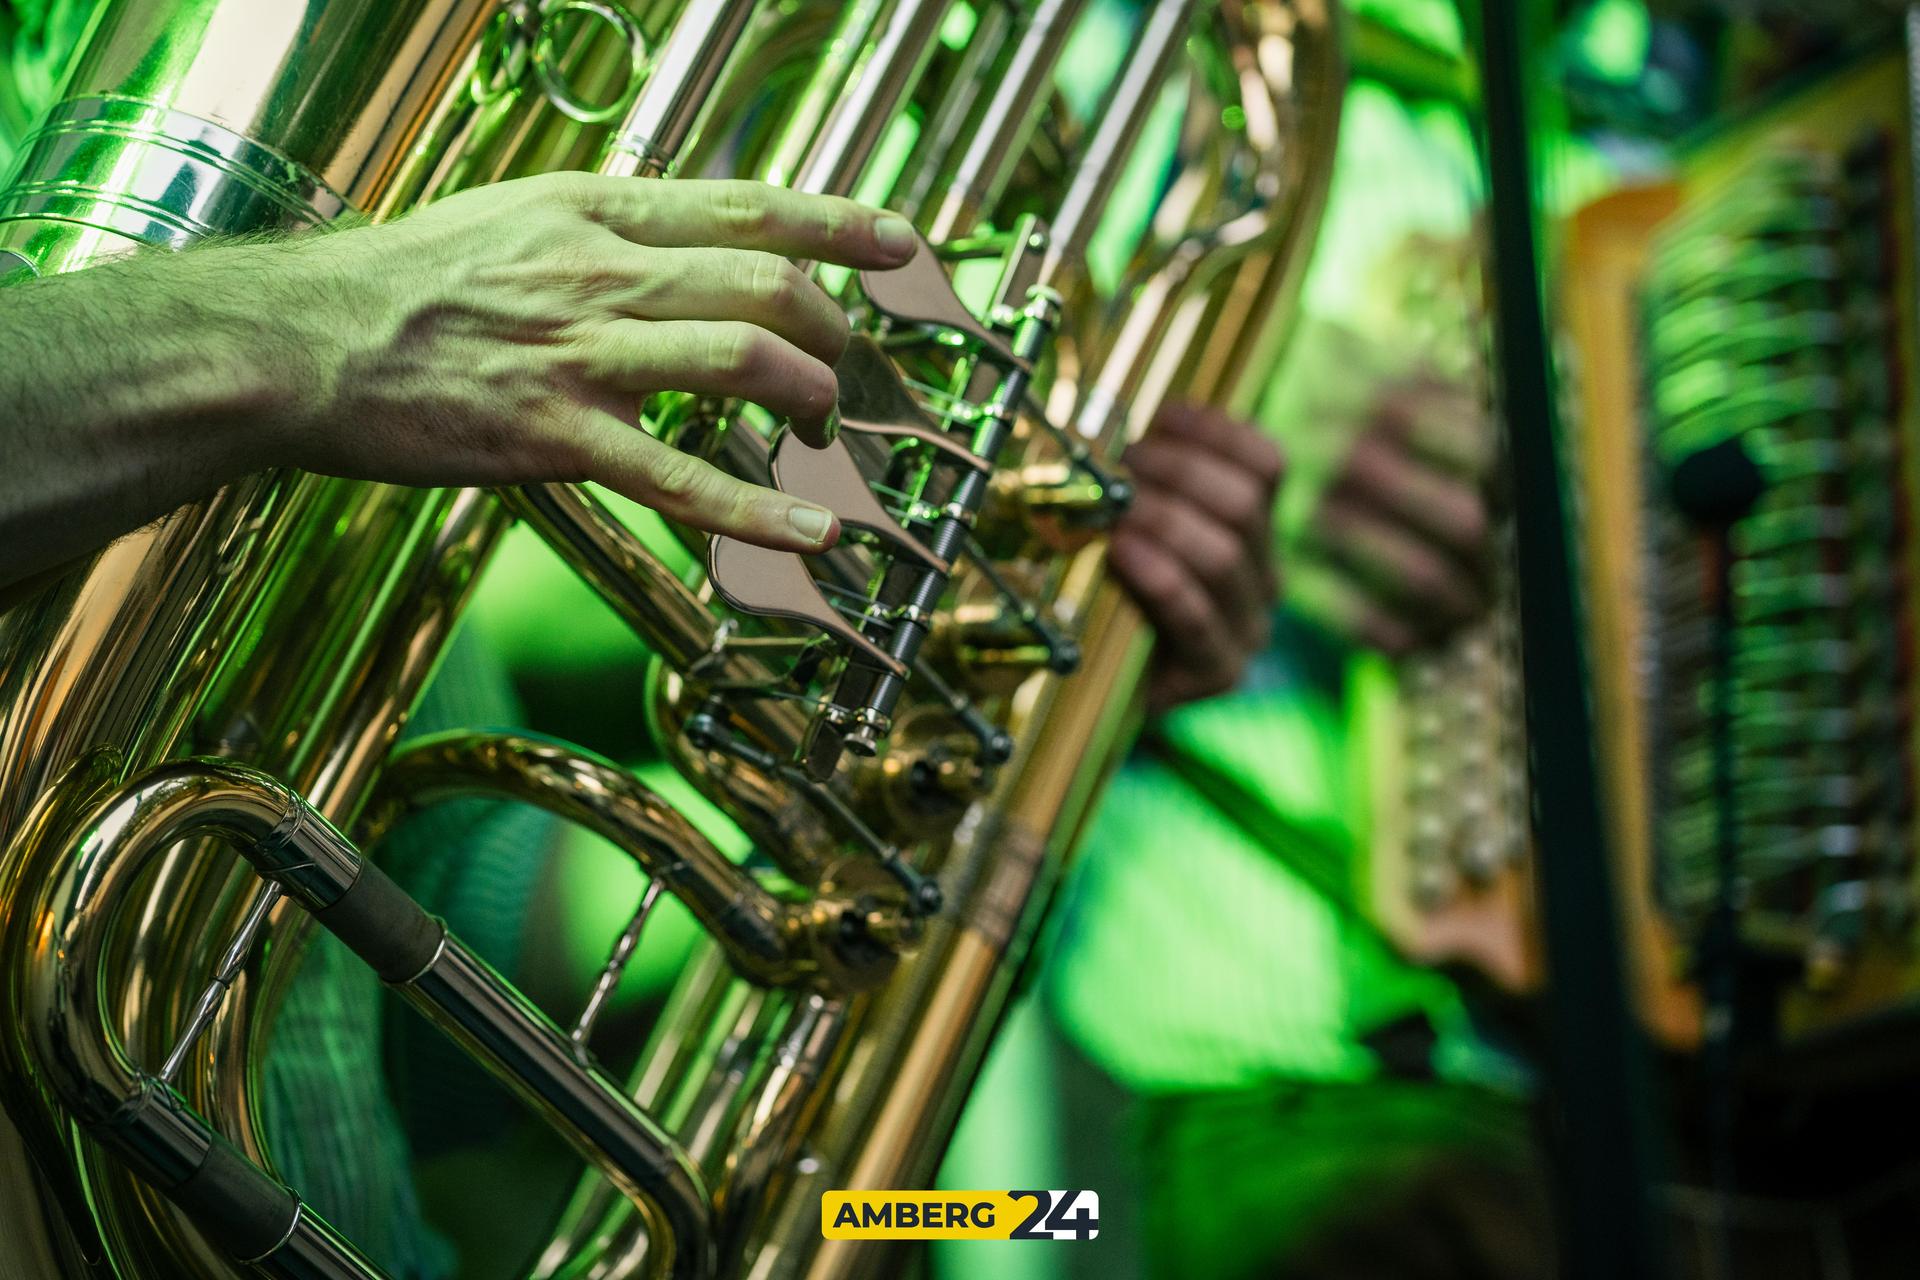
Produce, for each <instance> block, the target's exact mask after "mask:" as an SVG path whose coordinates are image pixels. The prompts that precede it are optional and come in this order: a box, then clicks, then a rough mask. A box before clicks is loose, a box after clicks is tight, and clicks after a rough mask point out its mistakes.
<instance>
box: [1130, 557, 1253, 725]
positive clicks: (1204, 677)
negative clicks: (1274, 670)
mask: <svg viewBox="0 0 1920 1280" xmlns="http://www.w3.org/2000/svg"><path fill="white" fill-rule="evenodd" d="M1108 556H1109V561H1110V563H1111V564H1112V566H1113V570H1114V573H1115V574H1116V575H1117V576H1118V577H1119V579H1120V580H1121V582H1122V583H1123V584H1125V586H1126V587H1127V589H1128V591H1129V593H1130V594H1131V595H1132V596H1133V597H1134V599H1135V600H1136V601H1138V602H1139V605H1140V610H1141V612H1142V613H1144V614H1145V615H1146V617H1147V621H1148V622H1150V623H1151V624H1152V625H1153V628H1154V631H1155V632H1156V634H1157V635H1158V637H1159V642H1160V644H1161V645H1162V646H1164V647H1165V649H1166V650H1167V651H1168V653H1167V657H1168V658H1169V659H1170V661H1166V662H1163V663H1162V664H1161V666H1162V667H1163V668H1165V669H1167V670H1169V671H1172V670H1178V671H1180V672H1182V673H1183V674H1181V675H1180V676H1178V677H1173V678H1171V679H1168V680H1166V681H1164V682H1161V687H1160V688H1159V689H1156V690H1155V691H1154V693H1155V701H1156V703H1158V705H1157V706H1156V707H1155V709H1156V710H1164V709H1165V708H1166V707H1167V706H1168V705H1171V701H1166V702H1163V701H1160V698H1161V697H1162V696H1163V695H1164V696H1165V697H1167V698H1169V699H1171V700H1172V701H1184V700H1186V699H1188V698H1195V697H1204V696H1206V695H1208V694H1213V693H1222V692H1224V691H1226V690H1228V689H1231V688H1232V687H1233V685H1234V682H1235V681H1237V680H1238V679H1239V678H1240V672H1241V669H1242V668H1243V667H1244V665H1245V663H1246V660H1247V657H1248V654H1247V653H1246V651H1245V650H1244V649H1243V648H1242V647H1241V646H1240V645H1239V644H1237V643H1235V642H1234V640H1233V639H1232V638H1231V636H1230V634H1229V629H1228V627H1227V626H1226V625H1225V620H1224V619H1222V618H1221V616H1220V614H1219V612H1218V611H1217V609H1216V608H1215V605H1214V602H1213V600H1212V599H1211V598H1210V597H1209V596H1208V594H1207V592H1206V590H1205V589H1204V588H1202V587H1201V585H1200V583H1199V582H1198V581H1197V580H1196V579H1194V578H1193V576H1192V575H1191V574H1190V573H1189V572H1188V571H1187V569H1186V567H1185V566H1184V565H1183V564H1182V563H1181V562H1180V560H1179V559H1178V558H1177V557H1175V556H1174V554H1173V553H1172V551H1170V550H1168V549H1167V548H1166V547H1163V546H1160V545H1159V544H1157V543H1155V542H1154V541H1152V540H1151V539H1148V538H1142V537H1121V536H1119V535H1118V534H1116V535H1115V537H1114V540H1113V544H1112V546H1111V548H1110V549H1109V551H1108ZM1176 695H1177V696H1176Z"/></svg>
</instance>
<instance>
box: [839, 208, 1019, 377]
mask: <svg viewBox="0 0 1920 1280" xmlns="http://www.w3.org/2000/svg"><path fill="white" fill-rule="evenodd" d="M915 238H916V239H917V240H918V241H919V244H918V247H917V248H916V249H915V250H914V254H913V256H912V257H911V258H908V259H907V260H906V261H905V262H903V263H902V264H900V265H899V266H897V267H894V268H892V269H891V270H888V271H862V272H861V273H860V287H861V288H862V289H864V290H865V291H866V294H867V300H868V301H869V302H871V303H873V305H874V306H875V307H876V308H877V309H878V310H879V311H880V312H881V313H882V314H883V315H886V316H888V317H890V318H891V319H894V320H899V321H901V322H903V323H906V324H917V325H926V326H929V327H931V328H936V329H950V330H952V331H954V332H956V333H961V334H965V335H966V336H967V337H968V338H969V339H971V340H972V341H973V342H974V343H976V344H978V345H979V347H980V349H981V351H982V352H983V353H984V354H986V355H987V356H988V357H989V358H991V359H992V360H993V361H994V363H996V364H999V365H1001V366H1003V367H1005V368H1010V369H1026V368H1028V367H1029V366H1028V363H1027V361H1025V360H1022V359H1021V358H1020V357H1019V356H1017V355H1015V354H1014V352H1013V348H1011V347H1009V346H1008V345H1007V342H1006V339H1004V338H1002V337H1001V336H1000V335H999V334H997V333H995V332H993V330H991V329H989V328H987V326H985V325H984V324H981V323H980V321H979V320H977V319H975V318H974V314H973V312H971V311H969V310H967V304H966V303H964V302H962V301H960V295H959V294H957V293H955V292H954V291H953V281H952V280H950V279H949V278H948V277H947V269H946V268H945V267H943V266H941V265H940V259H939V257H938V255H936V254H935V253H934V249H933V246H932V245H931V244H928V243H927V240H926V237H924V236H920V235H919V234H918V233H915Z"/></svg>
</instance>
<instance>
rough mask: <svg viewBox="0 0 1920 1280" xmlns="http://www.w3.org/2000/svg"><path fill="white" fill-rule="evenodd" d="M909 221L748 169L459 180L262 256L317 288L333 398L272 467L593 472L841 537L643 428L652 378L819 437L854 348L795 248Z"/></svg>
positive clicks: (530, 475)
mask: <svg viewBox="0 0 1920 1280" xmlns="http://www.w3.org/2000/svg"><path fill="white" fill-rule="evenodd" d="M912 247H913V239H912V233H911V231H910V229H909V228H908V226H907V224H906V223H905V222H904V221H903V220H902V219H900V218H898V217H894V216H892V215H887V214H882V213H880V212H877V211H875V210H871V209H867V208H865V207H863V206H860V205H856V204H854V203H853V202H851V201H848V200H841V199H838V198H834V197H827V196H811V195H802V194H799V193H797V192H792V191H786V190H782V189H780V188H777V187H771V186H766V185H763V184H760V183H750V182H695V181H688V182H637V181H633V180H630V179H618V178H607V177H598V176H595V175H591V174H580V173H569V174H552V175H547V176H544V177H537V178H528V179H523V180H520V181H517V182H509V183H502V184H499V185H496V186H491V187H482V188H477V189H474V190H471V191H467V192H463V193H461V194H459V195H456V196H453V197H451V198H449V199H446V200H443V201H441V202H439V203H436V204H434V205H431V206H429V207H428V208H426V209H424V210H422V211H420V212H418V213H416V214H413V215H411V216H409V217H407V218H405V219H403V220H401V221H400V222H398V223H396V224H394V225H392V226H387V227H368V228H363V229H360V230H353V231H346V232H342V233H340V234H337V235H334V236H330V237H324V238H322V239H320V240H319V241H318V242H315V243H312V244H307V245H302V246H300V247H299V248H297V249H295V248H293V247H292V246H266V247H265V252H264V254H263V262H264V263H266V264H268V265H267V266H266V268H265V269H266V270H267V272H268V274H269V278H272V277H273V273H274V267H273V266H272V265H271V264H273V263H274V262H276V261H284V263H285V264H286V265H285V266H283V267H282V268H280V270H281V271H282V272H283V273H284V272H291V274H292V277H293V279H295V280H309V281H312V282H313V283H314V284H315V285H316V288H315V289H314V295H315V299H316V300H315V301H310V302H308V303H307V304H306V305H307V307H308V308H309V309H311V310H312V312H313V317H312V318H313V321H314V323H315V330H316V331H315V332H313V333H312V334H310V335H309V342H308V344H307V345H309V346H310V348H311V349H312V350H313V353H314V354H313V356H312V358H311V359H310V360H309V361H308V364H309V365H310V366H312V367H311V369H310V373H311V374H312V375H313V385H314V387H315V388H316V390H317V394H316V395H314V396H313V397H312V401H311V403H308V404H306V405H304V406H302V412H300V413H298V414H296V415H294V416H292V417H291V418H289V419H288V420H287V421H286V422H285V423H284V424H283V425H282V427H281V428H280V430H279V431H278V433H277V437H276V440H275V444H276V446H277V448H278V451H279V460H280V461H282V462H293V463H297V464H298V465H300V466H303V467H305V468H307V469H309V470H314V471H323V472H328V473H331V474H337V475H349V476H355V477H363V478H368V479H381V480H397V481H402V482H408V483H417V484H435V485H442V484H484V485H499V484H513V483H520V482H525V481H535V480H593V481H597V482H599V483H601V484H604V485H606V486H608V487H609V488H612V489H615V490H618V491H619V492H621V493H623V494H625V495H626V496H627V497H629V498H632V499H634V500H635V501H637V502H640V503H643V504H644V505H646V506H649V507H652V508H654V509H655V510H658V511H660V512H661V513H662V514H664V515H666V516H669V517H671V518H672V519H675V520H678V521H681V522H683V523H685V524H690V525H693V526H695V527H697V528H701V529H706V530H710V531H712V532H715V533H729V534H733V535H734V536H736V537H740V538H744V539H746V540H747V541H750V542H757V543H761V544H764V545H767V546H775V547H784V548H789V549H795V550H817V549H818V548H820V547H821V546H823V545H826V544H829V543H831V542H832V541H833V535H834V527H833V521H832V518H831V517H830V516H829V515H828V513H827V512H826V511H824V510H823V509H821V508H819V507H815V506H812V505H810V504H807V503H802V502H798V501H796V500H794V499H792V498H788V497H786V496H785V495H782V494H778V493H775V492H773V491H771V490H768V489H765V488H761V487H759V486H755V485H751V484H748V483H745V482H743V481H740V480H736V479H733V478H732V477H730V476H727V475H726V474H724V473H722V472H721V471H719V470H717V469H716V468H714V467H711V466H709V465H707V464H706V463H704V462H700V461H698V460H696V459H694V458H691V457H689V456H687V455H686V454H684V453H681V452H680V451H678V450H676V449H673V448H671V447H669V446H667V445H664V444H662V443H660V442H659V441H656V440H654V439H653V438H652V437H650V436H649V435H648V434H647V433H646V432H644V431H640V430H636V429H635V427H634V416H635V413H636V411H637V409H638V406H639V403H640V401H641V399H642V398H643V397H645V396H647V395H649V394H650V393H652V392H656V391H689V392H697V393H701V394H706V395H715V396H727V397H737V398H740V399H744V400H751V401H753V402H755V403H757V404H761V405H764V406H765V407H766V408H768V409H770V410H772V411H773V412H775V413H777V414H783V415H791V416H792V417H793V418H794V419H795V421H796V424H797V425H798V426H799V427H800V428H801V430H802V431H803V432H806V431H808V430H817V428H818V426H819V424H820V423H822V422H823V421H824V419H825V415H826V414H827V412H828V410H829V409H830V408H831V407H832V405H833V402H834V398H835V391H836V383H835V380H834V375H833V370H832V365H833V363H834V361H835V360H837V359H838V358H839V356H840V353H841V351H842V349H843V348H844V347H845V346H846V342H847V332H848V329H847V321H846V317H845V316H844V314H843V313H842V312H841V310H840V308H839V307H838V306H837V305H836V304H835V303H834V302H833V301H832V300H831V299H830V298H829V297H828V296H827V295H826V294H825V293H824V292H823V291H822V290H821V289H820V288H819V287H818V286H817V285H815V284H814V283H813V282H812V281H811V280H809V279H808V278H807V277H806V275H805V274H803V273H802V272H801V271H800V270H799V269H797V268H796V267H794V266H793V265H792V263H791V262H789V261H788V259H789V258H798V259H813V260H818V261H822V262H832V263H840V264H843V265H846V266H851V267H889V266H894V265H897V264H899V263H900V262H901V261H903V260H904V259H906V258H907V257H908V256H909V255H910V253H911V252H912Z"/></svg>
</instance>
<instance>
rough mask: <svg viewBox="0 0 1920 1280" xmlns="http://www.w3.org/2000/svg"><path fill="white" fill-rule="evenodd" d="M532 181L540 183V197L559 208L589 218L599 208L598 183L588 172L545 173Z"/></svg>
mask: <svg viewBox="0 0 1920 1280" xmlns="http://www.w3.org/2000/svg"><path fill="white" fill-rule="evenodd" d="M533 181H535V182H538V183H540V184H541V186H542V190H541V193H540V194H541V195H542V197H544V198H545V199H546V200H547V201H548V202H550V203H551V204H553V205H555V206H557V207H559V208H562V209H565V210H567V211H569V212H571V213H575V214H578V215H580V216H581V217H589V218H590V217H593V216H594V215H596V214H597V213H598V212H599V210H600V185H599V183H597V182H596V181H595V180H594V175H592V174H590V173H577V172H567V173H547V174H541V175H540V176H539V177H537V178H535V179H533Z"/></svg>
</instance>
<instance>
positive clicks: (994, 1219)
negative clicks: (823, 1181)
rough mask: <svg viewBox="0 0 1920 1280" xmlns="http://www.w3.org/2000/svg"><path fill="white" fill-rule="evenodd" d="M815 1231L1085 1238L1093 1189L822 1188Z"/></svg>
mask: <svg viewBox="0 0 1920 1280" xmlns="http://www.w3.org/2000/svg"><path fill="white" fill-rule="evenodd" d="M820 1234H821V1235H823V1236H825V1237H826V1238H827V1239H829V1240H1091V1239H1093V1238H1094V1237H1095V1236H1097V1235H1099V1234H1100V1196H1099V1193H1098V1192H1094V1191H828V1192H826V1193H824V1194H823V1195H821V1197H820Z"/></svg>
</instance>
